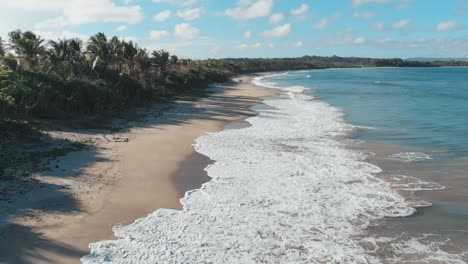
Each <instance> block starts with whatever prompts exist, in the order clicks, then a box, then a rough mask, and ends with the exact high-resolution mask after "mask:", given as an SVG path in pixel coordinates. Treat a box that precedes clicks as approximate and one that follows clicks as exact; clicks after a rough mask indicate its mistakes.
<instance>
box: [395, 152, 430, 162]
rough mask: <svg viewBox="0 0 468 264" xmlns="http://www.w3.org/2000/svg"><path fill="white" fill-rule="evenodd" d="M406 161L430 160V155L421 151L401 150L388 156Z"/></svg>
mask: <svg viewBox="0 0 468 264" xmlns="http://www.w3.org/2000/svg"><path fill="white" fill-rule="evenodd" d="M388 157H389V158H393V159H398V160H402V161H406V162H412V161H425V160H432V159H433V158H432V156H431V155H429V154H426V153H423V152H402V153H397V154H393V155H390V156H388Z"/></svg>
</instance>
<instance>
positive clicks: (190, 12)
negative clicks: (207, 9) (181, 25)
mask: <svg viewBox="0 0 468 264" xmlns="http://www.w3.org/2000/svg"><path fill="white" fill-rule="evenodd" d="M202 13H203V8H201V7H198V8H193V9H187V10H184V11H177V16H179V17H180V18H182V19H185V20H195V19H198V18H200V16H201V14H202Z"/></svg>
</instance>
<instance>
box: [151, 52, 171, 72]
mask: <svg viewBox="0 0 468 264" xmlns="http://www.w3.org/2000/svg"><path fill="white" fill-rule="evenodd" d="M151 54H152V55H153V58H152V59H151V62H152V64H153V66H155V67H156V68H157V69H158V76H161V75H164V74H166V70H167V67H168V66H169V65H171V64H172V61H171V59H170V55H169V52H167V51H165V50H155V51H153V53H151Z"/></svg>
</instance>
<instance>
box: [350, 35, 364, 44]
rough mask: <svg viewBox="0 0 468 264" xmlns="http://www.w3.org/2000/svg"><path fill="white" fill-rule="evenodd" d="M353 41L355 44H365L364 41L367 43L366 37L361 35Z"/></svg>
mask: <svg viewBox="0 0 468 264" xmlns="http://www.w3.org/2000/svg"><path fill="white" fill-rule="evenodd" d="M353 43H354V44H364V43H366V40H365V39H364V38H361V37H359V38H355V39H353Z"/></svg>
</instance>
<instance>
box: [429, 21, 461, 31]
mask: <svg viewBox="0 0 468 264" xmlns="http://www.w3.org/2000/svg"><path fill="white" fill-rule="evenodd" d="M459 28H462V25H460V24H458V23H457V22H455V21H444V22H440V23H439V24H437V26H436V27H435V28H434V30H435V31H447V30H453V29H459Z"/></svg>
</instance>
